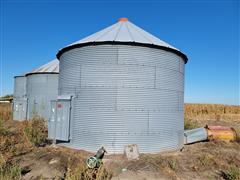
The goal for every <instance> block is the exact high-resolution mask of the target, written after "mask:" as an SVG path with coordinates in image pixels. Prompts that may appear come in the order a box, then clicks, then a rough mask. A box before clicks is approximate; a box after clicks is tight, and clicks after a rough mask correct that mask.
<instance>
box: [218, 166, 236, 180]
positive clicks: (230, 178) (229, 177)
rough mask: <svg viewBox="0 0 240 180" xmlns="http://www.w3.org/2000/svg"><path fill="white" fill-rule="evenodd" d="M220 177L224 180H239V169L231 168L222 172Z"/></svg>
mask: <svg viewBox="0 0 240 180" xmlns="http://www.w3.org/2000/svg"><path fill="white" fill-rule="evenodd" d="M222 176H223V178H224V179H226V180H239V179H240V168H238V167H236V166H231V167H230V168H228V169H227V170H225V171H222Z"/></svg>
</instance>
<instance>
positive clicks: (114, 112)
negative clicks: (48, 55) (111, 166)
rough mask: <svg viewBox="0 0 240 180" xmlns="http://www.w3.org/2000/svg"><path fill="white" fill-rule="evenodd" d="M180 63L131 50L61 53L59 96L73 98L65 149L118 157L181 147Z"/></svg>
mask: <svg viewBox="0 0 240 180" xmlns="http://www.w3.org/2000/svg"><path fill="white" fill-rule="evenodd" d="M184 65H185V63H184V61H183V60H182V58H181V57H179V56H177V55H176V54H174V53H171V52H167V51H164V50H160V49H153V48H148V47H140V46H129V45H97V46H87V47H82V48H77V49H73V50H70V51H68V52H65V53H64V54H63V55H62V56H61V59H60V75H59V94H60V95H67V94H71V95H74V98H73V108H72V110H73V116H72V119H71V123H72V125H71V127H72V129H71V137H72V139H71V141H70V144H69V146H72V147H74V148H82V149H85V150H89V151H96V150H97V148H98V147H99V146H101V145H104V146H105V147H106V148H107V150H108V151H109V152H110V153H122V152H123V148H124V145H127V144H138V146H139V149H140V152H159V151H163V150H174V149H178V148H181V147H182V146H183V132H184V125H183V124H184V123H183V122H184V120H183V95H184Z"/></svg>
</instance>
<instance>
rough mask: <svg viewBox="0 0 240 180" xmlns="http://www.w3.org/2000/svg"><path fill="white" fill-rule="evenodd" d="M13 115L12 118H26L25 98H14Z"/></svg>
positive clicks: (20, 119)
mask: <svg viewBox="0 0 240 180" xmlns="http://www.w3.org/2000/svg"><path fill="white" fill-rule="evenodd" d="M13 117H14V118H15V119H14V120H19V121H22V120H26V119H27V98H19V99H17V98H15V99H14V101H13Z"/></svg>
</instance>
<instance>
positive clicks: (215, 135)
mask: <svg viewBox="0 0 240 180" xmlns="http://www.w3.org/2000/svg"><path fill="white" fill-rule="evenodd" d="M205 128H206V129H207V134H208V140H226V141H236V140H237V133H236V131H235V130H234V128H232V127H227V126H206V127H205Z"/></svg>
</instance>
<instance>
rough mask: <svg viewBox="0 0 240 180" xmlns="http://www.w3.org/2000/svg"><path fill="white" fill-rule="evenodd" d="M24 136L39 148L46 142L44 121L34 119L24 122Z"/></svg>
mask: <svg viewBox="0 0 240 180" xmlns="http://www.w3.org/2000/svg"><path fill="white" fill-rule="evenodd" d="M24 134H25V135H26V136H27V138H28V140H29V141H30V142H31V143H32V144H33V145H35V146H40V145H42V144H44V143H45V142H46V140H47V128H46V126H45V121H44V119H42V118H37V117H36V118H33V119H32V120H29V121H26V125H25V127H24Z"/></svg>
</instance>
